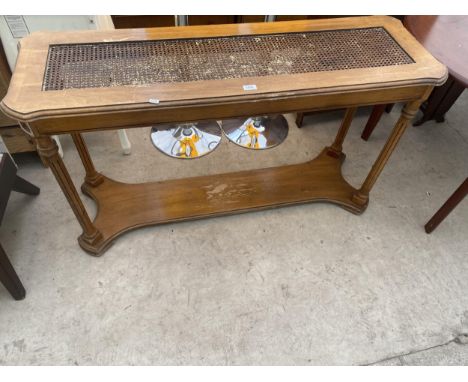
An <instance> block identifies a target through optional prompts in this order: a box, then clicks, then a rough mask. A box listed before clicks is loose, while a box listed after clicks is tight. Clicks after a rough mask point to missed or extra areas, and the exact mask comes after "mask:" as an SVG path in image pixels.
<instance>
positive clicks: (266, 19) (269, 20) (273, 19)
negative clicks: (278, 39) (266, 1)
mask: <svg viewBox="0 0 468 382" xmlns="http://www.w3.org/2000/svg"><path fill="white" fill-rule="evenodd" d="M275 20H276V16H265V22H266V23H271V22H273V21H275Z"/></svg>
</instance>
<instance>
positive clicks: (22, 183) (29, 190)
mask: <svg viewBox="0 0 468 382" xmlns="http://www.w3.org/2000/svg"><path fill="white" fill-rule="evenodd" d="M12 190H13V191H16V192H21V193H23V194H28V195H39V192H40V191H41V190H40V189H39V187H36V186H35V185H34V184H32V183H29V182H28V181H27V180H25V179H23V178H22V177H20V176H18V175H16V178H15V183H14V184H13V188H12Z"/></svg>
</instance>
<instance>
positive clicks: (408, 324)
mask: <svg viewBox="0 0 468 382" xmlns="http://www.w3.org/2000/svg"><path fill="white" fill-rule="evenodd" d="M467 108H468V96H467V94H465V95H464V96H463V97H462V99H460V100H459V101H458V103H457V104H456V105H455V106H454V108H453V109H452V110H451V112H450V114H449V115H448V116H447V121H446V122H445V123H443V124H435V123H433V122H429V123H427V124H425V125H424V126H422V127H418V128H410V129H409V130H408V132H407V133H406V134H405V136H404V137H403V139H402V142H401V144H400V145H399V147H398V148H397V150H396V152H395V153H394V156H393V157H392V158H391V160H390V162H389V164H388V166H387V168H386V169H385V171H384V173H383V176H382V177H381V178H380V179H379V181H378V182H377V184H376V186H375V188H374V190H373V192H372V193H371V201H370V205H369V208H368V209H367V211H366V212H365V213H364V214H363V215H361V216H355V215H352V214H350V213H349V212H347V211H345V210H343V209H341V208H339V207H336V206H334V205H329V204H323V203H317V204H309V205H304V206H296V207H287V208H281V209H276V210H269V211H264V212H254V213H248V214H243V215H236V216H230V217H221V218H212V219H206V220H200V221H195V222H185V223H178V224H169V225H165V226H159V227H148V228H144V229H140V230H137V231H134V232H131V233H128V234H126V235H124V236H123V237H121V238H120V239H118V240H116V242H115V243H114V245H113V246H112V247H111V248H110V249H109V251H108V252H107V253H105V255H104V256H103V257H100V258H94V257H91V256H88V255H87V254H85V253H84V252H83V251H82V250H81V249H80V247H79V246H78V244H77V241H76V238H77V236H78V235H79V234H80V227H79V225H78V223H77V222H76V220H75V218H74V216H73V214H72V212H71V210H70V209H69V208H68V205H67V203H66V200H65V197H64V196H63V195H62V193H61V191H60V189H59V187H58V185H57V184H56V182H55V180H54V178H53V176H52V174H51V173H50V171H49V170H47V169H44V168H42V167H41V164H40V162H39V160H38V159H37V158H35V157H33V156H29V155H23V156H19V157H17V162H18V163H19V166H20V172H19V173H20V175H22V176H24V177H25V178H27V179H29V180H30V181H31V182H33V183H35V184H37V185H38V186H40V188H41V195H40V196H39V197H37V198H33V197H29V196H24V195H12V197H11V200H10V204H9V206H8V209H7V212H6V216H5V219H4V222H3V225H2V227H1V229H0V241H1V242H2V245H3V246H4V248H5V250H6V251H7V253H8V254H9V256H10V258H11V261H12V263H13V264H14V266H15V267H16V269H17V271H18V274H19V275H20V277H21V278H22V280H23V282H24V285H25V287H26V289H27V297H26V299H25V300H24V301H21V302H16V301H13V300H12V299H11V298H10V296H9V295H8V294H7V292H6V291H5V290H4V289H3V288H0V364H4V365H17V364H27V365H30V364H34V365H49V364H59V365H73V364H75V365H76V364H78V365H90V364H93V365H95V364H97V365H120V364H132V365H133V364H140V365H147V364H157V365H160V364H164V365H167V364H171V365H182V364H183V365H186V364H196V365H199V364H203V365H218V364H219V365H224V364H228V365H241V364H243V365H252V364H260V365H318V364H325V365H357V364H377V365H379V364H383V365H401V364H464V365H467V364H468V345H464V344H463V343H464V342H466V341H465V339H466V337H464V336H460V335H463V334H464V333H468V293H467V290H468V277H467V275H468V272H467V271H468V234H467V233H468V203H467V201H466V200H465V202H464V203H462V204H461V205H460V206H459V207H458V209H456V210H455V211H454V212H453V213H452V215H451V216H450V217H449V218H448V219H447V220H446V221H445V222H444V223H443V224H442V225H441V226H439V228H438V229H437V230H436V231H435V232H434V233H433V234H431V235H427V234H426V233H424V231H423V228H422V227H423V225H424V223H425V222H426V221H427V220H428V219H429V218H430V217H431V216H432V214H433V213H434V212H435V211H436V210H437V209H438V208H439V207H440V205H441V204H442V203H443V202H444V201H445V200H446V199H447V197H448V196H449V195H450V194H451V193H452V192H453V191H454V190H455V188H456V187H458V185H459V184H460V183H461V182H462V181H463V180H464V178H465V177H466V176H467V174H468V162H467V161H466V158H467V150H468V129H467V125H466V117H467V114H466V109H467ZM399 110H400V107H396V108H395V110H394V111H393V112H392V113H391V114H390V115H385V116H384V118H383V120H382V121H381V124H380V125H379V127H378V128H377V130H376V131H375V133H374V135H373V136H372V138H371V139H370V141H369V142H367V143H366V142H364V141H362V140H361V139H360V137H359V136H360V133H361V130H362V127H363V126H364V124H365V121H366V119H367V117H368V114H369V111H370V109H369V108H363V109H361V110H360V111H359V114H358V115H357V117H356V118H355V120H354V122H353V124H352V127H351V130H350V132H349V136H348V140H347V141H346V142H345V152H346V153H347V160H346V162H345V164H344V169H343V171H344V174H345V177H346V178H347V179H348V180H349V181H350V183H351V184H353V185H354V186H357V185H359V184H360V182H361V181H362V180H363V179H364V177H365V175H366V174H367V172H368V170H369V168H370V166H371V163H372V162H373V160H374V158H376V156H377V154H378V152H379V150H380V148H381V147H382V144H383V143H384V141H385V139H386V137H387V135H388V133H389V130H390V127H391V125H392V124H393V123H394V122H395V120H396V119H397V118H398V112H399ZM340 116H341V113H339V112H332V113H324V114H318V115H314V116H311V117H308V118H307V119H306V126H305V127H304V128H303V129H301V130H299V129H297V128H296V127H295V126H294V124H293V116H288V118H289V120H290V122H291V123H292V126H291V130H290V134H289V137H288V139H287V141H286V142H285V143H284V144H282V145H281V146H279V147H277V148H275V149H272V150H269V151H265V152H256V153H255V152H251V151H248V150H245V149H241V148H238V147H235V146H234V145H233V144H229V143H227V141H226V140H224V142H223V144H222V147H221V148H219V149H218V150H217V151H215V152H214V153H213V154H211V155H209V156H207V157H205V158H203V159H200V160H195V161H190V162H187V161H178V160H173V159H170V158H166V157H164V156H162V155H161V154H160V153H159V152H158V151H156V150H155V149H153V147H152V145H151V143H150V141H149V129H148V128H145V129H134V130H132V131H129V137H130V140H131V141H132V144H133V153H132V155H131V156H123V155H121V153H120V147H119V144H118V139H117V135H116V134H115V133H95V134H87V135H86V141H87V142H88V144H89V147H90V151H91V153H92V155H93V157H94V158H95V164H96V166H97V168H98V169H100V170H102V172H104V173H105V174H106V175H109V176H111V177H114V178H117V179H120V180H122V181H129V182H141V181H147V180H151V179H167V178H174V177H185V176H189V175H198V174H204V173H220V172H227V171H232V170H236V169H243V168H257V167H266V166H271V165H279V164H285V163H296V162H301V161H305V160H306V159H307V158H310V157H312V156H314V155H316V154H317V153H318V152H319V151H320V149H321V148H322V147H323V146H324V145H326V144H329V143H331V141H332V139H333V136H334V134H335V132H336V129H337V126H338V124H339V117H340ZM62 142H63V146H64V151H65V162H66V164H67V166H69V169H70V172H71V175H72V177H73V179H74V180H75V183H76V184H77V185H79V184H80V183H81V179H82V177H83V169H82V167H81V165H80V163H79V159H78V156H77V154H76V151H75V150H74V148H73V146H72V143H71V140H70V139H69V137H64V138H63V139H62ZM84 199H85V202H86V206H87V207H88V210H89V211H90V213H91V214H92V215H93V214H94V213H95V209H94V206H93V203H92V202H91V201H90V200H89V199H87V198H86V197H84Z"/></svg>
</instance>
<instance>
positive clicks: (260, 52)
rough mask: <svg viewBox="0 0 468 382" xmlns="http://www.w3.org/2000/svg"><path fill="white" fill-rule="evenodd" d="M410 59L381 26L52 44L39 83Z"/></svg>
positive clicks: (194, 76) (285, 70)
mask: <svg viewBox="0 0 468 382" xmlns="http://www.w3.org/2000/svg"><path fill="white" fill-rule="evenodd" d="M412 63H414V61H413V60H412V59H411V57H410V56H409V55H408V54H407V53H406V52H405V51H404V50H403V49H402V48H401V47H400V46H399V45H398V44H397V43H396V42H395V40H394V39H393V38H392V37H391V36H390V35H389V34H388V33H387V31H386V30H385V29H384V28H382V27H374V28H361V29H344V30H326V31H317V32H303V33H301V32H299V33H297V32H296V33H281V34H267V35H247V36H228V37H215V38H193V39H184V40H152V41H132V42H126V41H120V42H107V43H93V44H61V45H51V46H50V48H49V55H48V59H47V64H46V71H45V76H44V83H43V90H63V89H74V88H77V89H82V88H96V87H104V88H105V87H115V86H127V85H148V84H155V83H165V82H191V81H209V80H226V79H232V78H248V77H264V76H276V75H284V74H298V73H312V72H323V71H336V70H347V69H360V68H375V67H383V66H394V65H407V64H412Z"/></svg>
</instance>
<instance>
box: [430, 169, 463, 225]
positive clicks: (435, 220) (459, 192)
mask: <svg viewBox="0 0 468 382" xmlns="http://www.w3.org/2000/svg"><path fill="white" fill-rule="evenodd" d="M466 195H468V178H466V179H465V181H464V182H463V183H462V184H461V185H460V187H458V188H457V189H456V191H455V192H454V193H453V194H452V196H450V198H448V199H447V201H446V202H445V203H444V205H443V206H442V207H440V209H439V210H438V211H437V212H436V213H435V214H434V216H433V217H432V218H431V220H429V221H428V222H427V223H426V225H425V226H424V229H425V231H426V233H431V232H432V231H434V230H435V229H436V228H437V226H438V225H439V224H440V223H442V221H443V220H444V219H445V218H446V217H447V216H448V214H449V213H450V212H452V210H453V209H454V208H455V207H456V206H457V205H458V204H459V203H460V202H461V201H462V200H463V199H464V198H465V196H466Z"/></svg>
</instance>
